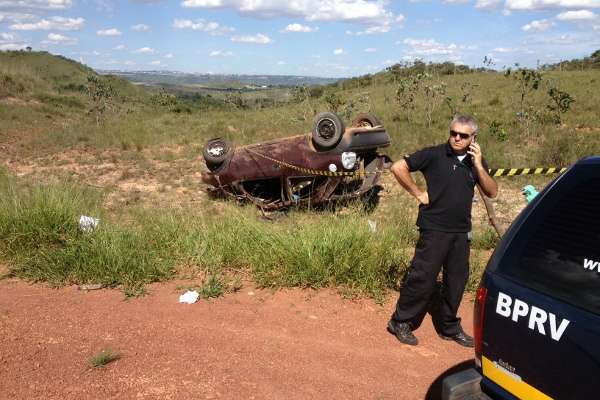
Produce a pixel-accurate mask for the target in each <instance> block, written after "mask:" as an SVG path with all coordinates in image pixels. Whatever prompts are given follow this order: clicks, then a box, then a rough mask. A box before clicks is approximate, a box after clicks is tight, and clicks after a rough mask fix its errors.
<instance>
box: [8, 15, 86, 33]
mask: <svg viewBox="0 0 600 400" xmlns="http://www.w3.org/2000/svg"><path fill="white" fill-rule="evenodd" d="M84 23H85V19H83V18H65V17H50V18H48V19H41V20H39V21H37V22H31V23H17V24H13V25H11V26H10V29H13V30H16V31H39V30H59V31H72V30H78V29H81V28H83V24H84Z"/></svg>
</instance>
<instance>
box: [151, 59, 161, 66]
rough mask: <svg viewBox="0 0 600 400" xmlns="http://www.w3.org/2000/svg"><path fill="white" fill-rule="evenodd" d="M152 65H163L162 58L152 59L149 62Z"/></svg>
mask: <svg viewBox="0 0 600 400" xmlns="http://www.w3.org/2000/svg"><path fill="white" fill-rule="evenodd" d="M149 64H150V65H161V62H160V60H154V61H150V63H149Z"/></svg>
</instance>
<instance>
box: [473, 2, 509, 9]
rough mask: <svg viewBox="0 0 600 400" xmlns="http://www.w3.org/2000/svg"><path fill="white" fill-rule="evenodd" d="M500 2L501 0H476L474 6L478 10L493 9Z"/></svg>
mask: <svg viewBox="0 0 600 400" xmlns="http://www.w3.org/2000/svg"><path fill="white" fill-rule="evenodd" d="M501 3H502V0H477V2H476V3H475V8H477V9H478V10H486V11H490V10H495V9H496V8H498V6H499V5H500V4H501Z"/></svg>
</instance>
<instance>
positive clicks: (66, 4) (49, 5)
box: [0, 0, 73, 10]
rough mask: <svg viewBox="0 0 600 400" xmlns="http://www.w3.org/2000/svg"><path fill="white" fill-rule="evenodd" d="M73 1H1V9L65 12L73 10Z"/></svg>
mask: <svg viewBox="0 0 600 400" xmlns="http://www.w3.org/2000/svg"><path fill="white" fill-rule="evenodd" d="M72 5H73V1H72V0H13V1H9V0H0V7H6V8H29V9H34V8H35V9H45V10H64V9H67V8H71V6H72Z"/></svg>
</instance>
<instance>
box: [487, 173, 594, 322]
mask: <svg viewBox="0 0 600 400" xmlns="http://www.w3.org/2000/svg"><path fill="white" fill-rule="evenodd" d="M497 272H498V273H499V274H501V275H504V276H506V277H508V278H512V279H516V280H518V282H519V283H520V284H523V285H524V286H528V287H530V288H532V289H535V290H538V291H540V292H542V293H545V294H547V295H550V296H553V297H557V298H559V299H562V300H564V301H566V302H569V303H571V304H574V305H576V306H578V307H581V308H584V309H586V310H588V311H591V312H594V313H596V314H600V165H579V166H577V167H575V168H574V169H573V170H572V173H569V174H568V175H567V176H565V177H563V179H561V180H560V181H559V182H557V184H556V186H555V187H554V188H553V190H550V191H548V192H547V193H546V194H545V196H544V197H543V198H542V199H540V201H539V202H538V204H537V206H536V207H535V208H534V209H533V210H532V212H531V214H530V215H529V216H528V218H527V219H526V220H525V221H524V223H523V225H522V226H521V228H520V229H519V230H518V231H517V232H516V234H515V237H514V238H513V240H512V241H511V243H510V245H509V246H508V248H507V249H506V252H505V254H504V257H503V259H502V261H501V262H500V265H499V266H498V270H497Z"/></svg>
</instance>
